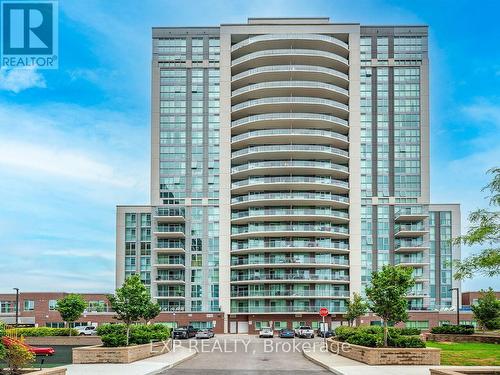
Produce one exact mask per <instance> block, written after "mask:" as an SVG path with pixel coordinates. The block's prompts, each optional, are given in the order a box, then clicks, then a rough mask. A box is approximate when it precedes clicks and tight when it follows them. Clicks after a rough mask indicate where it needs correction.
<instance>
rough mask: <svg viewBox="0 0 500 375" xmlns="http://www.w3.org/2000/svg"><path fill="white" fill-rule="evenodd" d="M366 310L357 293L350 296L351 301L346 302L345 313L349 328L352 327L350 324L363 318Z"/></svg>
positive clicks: (365, 305)
mask: <svg viewBox="0 0 500 375" xmlns="http://www.w3.org/2000/svg"><path fill="white" fill-rule="evenodd" d="M367 310H368V304H367V303H366V302H365V301H363V298H361V295H359V294H358V293H354V294H353V296H352V300H348V301H347V310H346V313H345V318H346V319H347V321H348V322H349V326H352V323H353V322H354V321H355V320H356V319H358V318H359V317H361V316H363V315H364V314H365V313H366V311H367Z"/></svg>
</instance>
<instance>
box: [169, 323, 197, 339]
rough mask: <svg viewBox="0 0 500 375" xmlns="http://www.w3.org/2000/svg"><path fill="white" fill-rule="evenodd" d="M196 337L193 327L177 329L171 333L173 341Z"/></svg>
mask: <svg viewBox="0 0 500 375" xmlns="http://www.w3.org/2000/svg"><path fill="white" fill-rule="evenodd" d="M195 336H196V329H194V327H193V326H183V327H177V328H175V329H174V330H173V332H172V337H173V338H174V339H189V338H191V337H195Z"/></svg>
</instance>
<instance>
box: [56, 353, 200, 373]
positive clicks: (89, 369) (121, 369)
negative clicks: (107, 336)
mask: <svg viewBox="0 0 500 375" xmlns="http://www.w3.org/2000/svg"><path fill="white" fill-rule="evenodd" d="M195 355H196V351H195V350H192V349H188V348H183V347H177V348H176V349H175V352H170V353H167V354H162V355H159V356H156V357H151V358H146V359H143V360H141V361H136V362H132V363H123V364H111V363H110V364H107V363H106V364H104V363H103V364H88V365H68V366H64V367H66V368H67V369H68V371H67V372H66V375H88V374H105V375H153V374H158V373H160V372H162V371H164V370H166V369H169V368H171V367H173V366H175V365H178V364H179V363H181V362H184V361H186V360H188V359H190V358H192V357H194V356H195Z"/></svg>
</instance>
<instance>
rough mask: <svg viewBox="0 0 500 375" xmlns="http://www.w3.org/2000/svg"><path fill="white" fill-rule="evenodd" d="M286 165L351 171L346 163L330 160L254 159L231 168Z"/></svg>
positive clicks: (240, 170) (249, 168)
mask: <svg viewBox="0 0 500 375" xmlns="http://www.w3.org/2000/svg"><path fill="white" fill-rule="evenodd" d="M286 167H309V168H323V169H332V170H336V171H341V172H346V173H348V172H349V168H348V167H347V166H346V165H340V164H335V163H331V162H328V161H320V160H318V161H313V160H266V161H253V162H248V163H245V164H241V165H236V166H234V167H232V168H231V172H232V173H236V172H242V171H247V170H252V169H258V168H286Z"/></svg>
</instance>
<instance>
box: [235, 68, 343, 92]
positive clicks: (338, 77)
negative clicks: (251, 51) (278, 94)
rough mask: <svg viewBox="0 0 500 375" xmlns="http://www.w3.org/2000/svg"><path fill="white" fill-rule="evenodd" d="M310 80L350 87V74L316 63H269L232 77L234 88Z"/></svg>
mask: <svg viewBox="0 0 500 375" xmlns="http://www.w3.org/2000/svg"><path fill="white" fill-rule="evenodd" d="M287 79H288V80H297V81H302V80H309V81H317V82H325V83H330V84H334V85H337V86H339V87H342V88H344V89H346V88H348V87H349V76H348V75H347V74H345V73H341V72H339V71H337V70H335V69H331V68H325V67H323V66H314V65H269V66H261V67H258V68H254V69H250V70H246V71H244V72H241V73H239V74H236V75H235V76H233V77H232V78H231V83H232V88H233V89H238V88H241V87H244V86H247V85H250V84H254V83H261V82H269V81H281V80H287Z"/></svg>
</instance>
